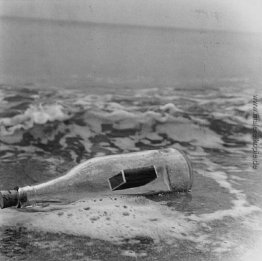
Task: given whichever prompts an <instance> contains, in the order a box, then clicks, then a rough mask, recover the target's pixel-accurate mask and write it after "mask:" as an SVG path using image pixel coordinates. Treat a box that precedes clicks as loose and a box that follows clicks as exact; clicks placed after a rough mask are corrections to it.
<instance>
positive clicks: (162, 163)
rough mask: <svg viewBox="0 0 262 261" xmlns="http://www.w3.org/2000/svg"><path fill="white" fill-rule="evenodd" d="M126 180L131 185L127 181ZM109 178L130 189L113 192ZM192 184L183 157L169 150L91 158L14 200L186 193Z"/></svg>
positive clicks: (21, 190)
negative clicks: (172, 192) (97, 195)
mask: <svg viewBox="0 0 262 261" xmlns="http://www.w3.org/2000/svg"><path fill="white" fill-rule="evenodd" d="M125 170H126V171H125ZM127 174H128V176H127ZM116 175H118V176H116ZM125 175H126V176H125ZM146 175H147V176H146ZM154 175H155V176H154ZM127 177H128V178H131V181H127V180H126V178H127ZM140 177H143V179H142V180H143V181H144V182H143V183H141V184H142V185H140V184H139V182H140V181H138V182H136V183H134V181H137V180H141V179H140ZM110 178H111V181H116V182H122V183H121V184H123V183H124V182H129V184H131V185H129V186H126V187H127V188H126V187H124V189H121V186H116V188H117V189H116V190H114V188H113V185H114V184H113V183H112V182H111V181H110ZM117 179H121V180H120V181H119V180H117ZM110 182H111V183H110ZM192 182H193V174H192V168H191V166H190V163H189V161H188V159H187V158H186V156H185V155H184V154H183V153H181V152H180V151H178V150H176V149H172V148H169V149H163V150H149V151H141V152H133V153H127V154H118V155H110V156H103V157H96V158H92V159H90V160H87V161H85V162H83V163H81V164H79V165H77V166H76V167H74V168H73V169H71V170H70V171H69V172H68V173H67V174H65V175H63V176H61V177H58V178H56V179H54V180H51V181H48V182H45V183H42V184H39V185H34V186H26V187H23V188H19V190H18V197H19V201H20V203H21V204H22V205H27V204H36V203H37V202H45V201H49V202H50V201H51V202H52V201H53V202H56V201H57V202H67V201H74V200H76V199H80V198H83V197H86V196H88V195H89V196H91V195H92V194H99V195H110V194H146V193H157V192H163V191H189V190H190V189H191V186H192ZM144 183H145V184H144ZM119 184H120V183H119ZM122 187H123V186H122ZM118 188H120V189H118Z"/></svg>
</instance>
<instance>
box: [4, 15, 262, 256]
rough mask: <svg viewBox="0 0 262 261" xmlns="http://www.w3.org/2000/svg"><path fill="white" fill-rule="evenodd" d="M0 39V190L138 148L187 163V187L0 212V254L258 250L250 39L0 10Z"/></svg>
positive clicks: (256, 77)
mask: <svg viewBox="0 0 262 261" xmlns="http://www.w3.org/2000/svg"><path fill="white" fill-rule="evenodd" d="M0 39H1V40H0V43H1V58H0V59H1V60H0V76H1V80H0V81H1V82H0V84H1V85H0V145H1V146H0V159H1V161H0V189H7V188H13V187H14V186H16V185H18V186H24V185H31V184H36V183H40V182H43V181H46V180H49V179H52V178H55V177H57V176H60V175H63V174H64V173H66V172H67V171H68V170H69V169H70V168H71V167H72V166H74V165H76V164H78V163H80V162H82V161H84V160H87V159H89V158H92V157H96V156H101V155H109V154H118V153H124V152H132V151H140V150H148V149H161V148H168V147H174V148H178V149H181V150H182V151H184V152H185V153H186V155H187V156H188V157H189V159H190V160H191V161H192V164H193V168H194V184H193V188H192V191H191V193H189V194H183V193H182V194H177V193H173V194H172V193H171V194H159V195H151V196H128V197H127V196H119V195H118V196H115V197H105V196H103V197H100V196H99V195H98V196H97V197H96V198H86V199H83V200H81V201H78V202H75V203H72V204H68V205H65V206H62V207H59V208H57V207H54V206H52V205H50V206H47V207H43V208H37V207H35V208H25V209H16V208H12V209H4V210H1V212H0V241H1V244H0V258H1V260H36V259H38V260H134V259H136V260H251V259H252V260H260V257H261V256H262V252H261V244H262V239H261V238H262V222H261V220H262V219H261V217H262V215H261V211H262V203H261V202H262V193H261V189H262V183H261V164H259V165H258V168H257V169H253V146H254V144H253V141H254V139H253V131H254V130H253V127H254V126H253V112H254V103H253V100H254V98H253V97H254V95H256V97H257V105H255V106H256V109H257V111H258V113H259V115H260V116H261V109H262V108H261V101H262V88H261V84H262V79H261V75H260V72H261V64H262V63H261V57H262V45H261V39H262V38H261V36H260V35H255V34H247V33H229V32H212V31H190V30H182V29H180V30H174V29H160V28H137V27H128V26H109V25H92V24H81V23H77V22H50V21H48V22H47V21H36V20H34V21H33V20H25V19H11V18H5V19H2V20H1V31H0ZM257 124H258V125H257V129H258V133H259V135H261V133H262V127H261V121H260V120H259V121H258V123H257ZM258 151H261V145H260V143H259V141H258ZM259 157H260V155H259ZM259 160H260V158H259V159H258V162H259Z"/></svg>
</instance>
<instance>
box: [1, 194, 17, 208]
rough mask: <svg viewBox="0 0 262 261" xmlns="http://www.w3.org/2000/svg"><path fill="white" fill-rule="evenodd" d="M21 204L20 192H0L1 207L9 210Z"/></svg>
mask: <svg viewBox="0 0 262 261" xmlns="http://www.w3.org/2000/svg"><path fill="white" fill-rule="evenodd" d="M18 203H19V196H18V191H17V190H15V189H13V190H2V191H0V207H1V208H2V209H3V208H8V207H14V206H17V205H18Z"/></svg>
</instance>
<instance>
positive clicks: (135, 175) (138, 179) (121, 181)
mask: <svg viewBox="0 0 262 261" xmlns="http://www.w3.org/2000/svg"><path fill="white" fill-rule="evenodd" d="M156 178H157V173H156V169H155V166H149V167H143V168H135V169H125V170H122V171H121V172H120V173H118V174H116V175H115V176H113V177H111V178H109V179H108V181H109V186H110V189H111V190H112V191H114V190H123V189H129V188H135V187H140V186H144V185H146V184H148V183H149V182H151V181H153V180H154V179H156Z"/></svg>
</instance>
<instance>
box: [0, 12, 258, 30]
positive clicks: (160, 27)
mask: <svg viewBox="0 0 262 261" xmlns="http://www.w3.org/2000/svg"><path fill="white" fill-rule="evenodd" d="M0 19H7V20H8V19H10V20H11V19H17V20H23V21H34V22H40V23H41V22H48V23H56V24H57V23H62V24H68V25H69V24H71V25H73V24H78V25H86V24H89V25H97V26H99V25H101V26H113V27H117V26H125V27H130V28H141V29H143V28H144V29H153V30H154V29H155V30H156V29H158V30H181V31H200V32H201V31H202V32H219V33H244V34H262V32H259V31H243V30H242V31H241V30H232V29H229V30H225V29H216V28H197V27H182V26H164V25H147V24H130V23H112V22H109V23H106V22H96V21H88V20H86V21H85V20H76V19H73V20H68V19H63V18H62V19H61V18H58V19H56V18H45V17H25V16H17V15H0Z"/></svg>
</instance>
